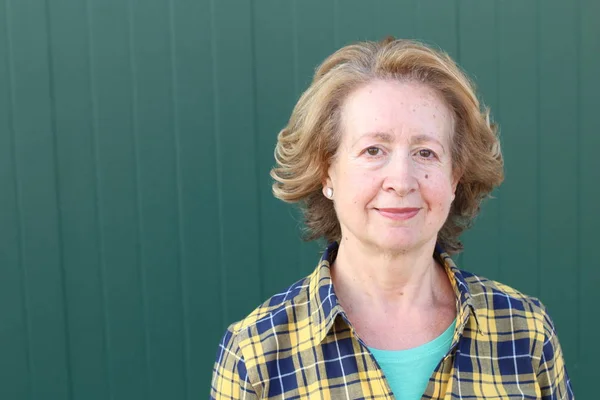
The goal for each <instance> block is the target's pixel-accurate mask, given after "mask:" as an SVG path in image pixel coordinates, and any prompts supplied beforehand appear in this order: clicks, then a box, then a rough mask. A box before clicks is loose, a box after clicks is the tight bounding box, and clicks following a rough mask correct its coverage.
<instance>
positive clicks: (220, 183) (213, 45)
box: [210, 0, 229, 326]
mask: <svg viewBox="0 0 600 400" xmlns="http://www.w3.org/2000/svg"><path fill="white" fill-rule="evenodd" d="M215 19H216V10H215V0H210V32H211V43H210V44H211V58H212V75H213V76H212V78H213V79H212V82H213V105H214V106H213V107H214V121H215V122H214V130H215V131H214V135H215V147H216V151H215V153H216V155H215V163H216V166H215V171H216V174H217V204H218V215H219V257H220V260H219V265H220V267H221V268H220V269H221V282H220V288H221V299H220V300H221V318H222V319H221V326H223V325H225V324H226V323H227V321H229V315H228V313H227V297H226V296H225V292H226V290H225V289H226V283H227V282H226V276H227V271H226V270H225V266H224V265H223V260H224V259H225V257H224V254H223V252H224V248H225V243H224V237H223V226H222V223H223V187H222V186H223V181H222V180H223V171H222V170H221V140H220V137H219V133H220V129H221V123H220V120H219V111H220V108H219V85H218V78H219V74H218V73H217V65H218V60H217V29H216V27H215Z"/></svg>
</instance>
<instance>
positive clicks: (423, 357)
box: [369, 319, 456, 400]
mask: <svg viewBox="0 0 600 400" xmlns="http://www.w3.org/2000/svg"><path fill="white" fill-rule="evenodd" d="M455 324H456V319H455V320H454V321H453V322H452V324H450V326H449V327H448V329H446V330H445V331H444V333H442V334H441V335H440V336H438V337H437V338H435V339H433V340H432V341H431V342H429V343H425V344H423V345H421V346H419V347H415V348H412V349H408V350H398V351H394V350H378V349H373V348H371V347H369V350H370V351H371V354H373V357H375V360H377V363H378V364H379V366H380V367H381V369H382V370H383V373H384V374H385V377H386V378H387V381H388V383H389V385H390V387H391V388H392V393H394V396H395V397H396V398H397V399H399V400H420V399H421V396H422V395H423V392H425V389H426V388H427V384H428V383H429V378H430V377H431V374H432V373H433V370H434V369H435V367H437V365H438V364H439V362H440V360H441V359H442V358H443V357H444V356H445V355H446V353H447V352H448V350H449V349H450V345H451V344H452V336H453V334H454V326H455Z"/></svg>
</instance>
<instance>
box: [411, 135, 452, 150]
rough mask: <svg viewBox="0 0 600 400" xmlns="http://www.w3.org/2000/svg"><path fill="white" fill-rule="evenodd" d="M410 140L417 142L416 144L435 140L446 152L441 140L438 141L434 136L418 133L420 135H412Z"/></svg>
mask: <svg viewBox="0 0 600 400" xmlns="http://www.w3.org/2000/svg"><path fill="white" fill-rule="evenodd" d="M412 142H414V143H417V144H419V143H425V142H435V143H437V144H438V145H439V146H440V147H441V148H442V150H444V153H445V152H446V148H445V147H444V145H443V144H442V142H440V141H439V140H437V139H436V138H434V137H433V136H431V135H426V134H420V135H416V136H413V137H412Z"/></svg>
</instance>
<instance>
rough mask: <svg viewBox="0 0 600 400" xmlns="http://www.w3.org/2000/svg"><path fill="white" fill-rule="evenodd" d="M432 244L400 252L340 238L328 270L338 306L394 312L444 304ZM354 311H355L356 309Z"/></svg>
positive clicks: (443, 278)
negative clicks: (335, 255)
mask: <svg viewBox="0 0 600 400" xmlns="http://www.w3.org/2000/svg"><path fill="white" fill-rule="evenodd" d="M434 247H435V242H431V243H426V244H425V245H423V246H421V247H420V248H416V249H412V250H409V251H403V252H389V251H383V250H381V249H378V248H374V247H367V246H365V245H364V244H363V243H361V242H359V241H358V240H352V239H351V238H347V239H346V238H344V239H343V240H342V241H341V243H340V246H339V249H338V254H337V258H336V260H335V262H334V265H333V268H332V270H331V275H332V279H333V283H334V287H335V290H336V295H337V296H338V299H339V300H340V303H341V304H342V306H343V307H344V308H345V309H346V308H348V307H357V306H358V307H361V308H363V307H364V310H371V311H374V312H376V311H386V310H394V312H395V313H398V312H401V313H402V312H404V311H409V310H412V311H414V310H417V309H429V308H430V307H436V306H437V305H439V304H440V303H443V302H446V301H447V298H448V289H450V291H451V288H450V284H449V282H448V279H447V277H446V274H445V272H444V270H443V269H442V268H440V267H439V265H438V264H437V263H436V261H435V260H434V258H433V251H434ZM356 311H358V310H356Z"/></svg>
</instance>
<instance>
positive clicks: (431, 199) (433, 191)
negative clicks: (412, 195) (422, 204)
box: [420, 172, 452, 210]
mask: <svg viewBox="0 0 600 400" xmlns="http://www.w3.org/2000/svg"><path fill="white" fill-rule="evenodd" d="M420 186H421V187H420V189H421V193H422V195H423V197H424V200H425V201H426V202H427V203H428V204H429V207H430V208H437V209H438V210H440V209H447V208H449V207H450V203H451V202H452V181H451V180H450V179H448V177H447V176H445V175H444V174H436V173H432V172H427V173H425V174H423V178H422V179H421V185H420Z"/></svg>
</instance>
